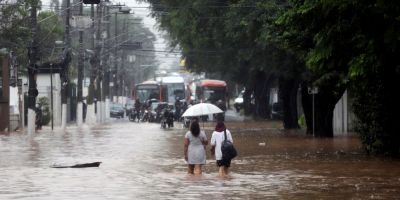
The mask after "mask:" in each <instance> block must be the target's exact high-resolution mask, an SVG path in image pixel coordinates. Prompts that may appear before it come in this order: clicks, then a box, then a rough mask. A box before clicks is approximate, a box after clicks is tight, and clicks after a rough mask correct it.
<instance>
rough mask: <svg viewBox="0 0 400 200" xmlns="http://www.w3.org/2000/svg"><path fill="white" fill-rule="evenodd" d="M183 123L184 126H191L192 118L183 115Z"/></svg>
mask: <svg viewBox="0 0 400 200" xmlns="http://www.w3.org/2000/svg"><path fill="white" fill-rule="evenodd" d="M182 123H183V126H184V127H185V128H189V126H190V119H189V118H188V117H183V120H182Z"/></svg>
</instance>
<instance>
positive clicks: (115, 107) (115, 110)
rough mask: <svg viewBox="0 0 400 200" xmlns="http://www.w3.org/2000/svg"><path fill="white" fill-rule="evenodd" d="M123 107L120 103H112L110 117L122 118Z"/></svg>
mask: <svg viewBox="0 0 400 200" xmlns="http://www.w3.org/2000/svg"><path fill="white" fill-rule="evenodd" d="M124 113H125V108H124V106H123V105H122V104H119V103H114V104H111V107H110V117H114V118H124Z"/></svg>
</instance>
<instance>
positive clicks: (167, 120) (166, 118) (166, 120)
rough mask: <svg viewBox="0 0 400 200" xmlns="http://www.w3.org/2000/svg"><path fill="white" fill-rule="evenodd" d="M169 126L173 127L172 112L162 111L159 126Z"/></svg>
mask: <svg viewBox="0 0 400 200" xmlns="http://www.w3.org/2000/svg"><path fill="white" fill-rule="evenodd" d="M167 126H168V128H171V127H174V113H172V112H170V111H168V110H166V111H164V114H163V117H162V119H161V128H164V129H165V128H167Z"/></svg>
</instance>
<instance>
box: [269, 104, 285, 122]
mask: <svg viewBox="0 0 400 200" xmlns="http://www.w3.org/2000/svg"><path fill="white" fill-rule="evenodd" d="M282 118H283V108H282V104H281V103H279V102H275V103H273V104H272V107H271V119H278V120H280V119H282Z"/></svg>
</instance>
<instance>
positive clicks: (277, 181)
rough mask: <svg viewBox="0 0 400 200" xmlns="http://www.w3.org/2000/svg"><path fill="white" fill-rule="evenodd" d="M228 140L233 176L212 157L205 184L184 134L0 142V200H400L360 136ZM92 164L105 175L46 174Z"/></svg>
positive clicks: (240, 133)
mask: <svg viewBox="0 0 400 200" xmlns="http://www.w3.org/2000/svg"><path fill="white" fill-rule="evenodd" d="M233 129H235V128H233ZM232 132H233V138H234V140H235V145H236V147H237V149H238V151H239V156H238V157H237V159H235V160H234V161H233V164H232V168H231V169H232V173H231V176H230V177H229V178H219V177H217V167H216V166H215V161H214V160H213V159H212V157H211V156H210V155H209V154H208V155H207V158H208V160H207V165H206V166H205V167H204V174H203V175H202V176H191V175H187V174H186V165H185V162H184V160H183V156H182V153H183V136H184V133H185V130H183V129H180V128H175V129H173V130H162V129H160V128H159V126H158V125H157V124H138V123H130V122H127V121H116V122H115V123H110V124H107V125H102V126H98V127H94V128H88V127H84V128H82V129H78V128H69V129H68V131H67V132H66V133H62V132H57V131H56V132H50V131H42V133H40V134H37V135H36V136H34V137H31V138H30V137H27V136H26V135H23V134H10V135H0V199H52V200H53V199H77V198H79V199H82V200H84V199H397V198H398V196H399V194H400V161H399V160H394V159H388V158H379V157H378V158H377V157H369V156H366V155H364V154H363V151H362V150H361V145H360V143H359V141H358V139H357V137H339V138H334V139H320V138H319V139H318V138H312V137H308V136H304V135H302V134H295V133H283V132H280V131H279V130H277V129H260V130H256V131H255V130H246V129H241V130H239V129H235V130H232ZM207 135H208V137H209V138H210V135H211V132H210V131H207ZM260 143H265V145H264V144H261V145H260ZM207 153H209V151H207ZM95 161H101V162H102V164H101V165H100V167H99V168H85V169H54V168H50V167H49V166H51V165H53V164H75V163H82V162H95Z"/></svg>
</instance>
